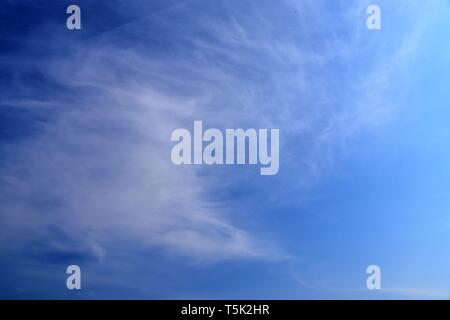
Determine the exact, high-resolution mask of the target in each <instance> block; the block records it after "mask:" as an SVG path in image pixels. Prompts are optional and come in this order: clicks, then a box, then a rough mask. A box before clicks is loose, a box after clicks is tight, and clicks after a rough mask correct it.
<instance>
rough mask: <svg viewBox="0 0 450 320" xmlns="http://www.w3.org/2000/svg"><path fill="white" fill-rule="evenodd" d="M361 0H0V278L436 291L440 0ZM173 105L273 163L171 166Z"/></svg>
mask: <svg viewBox="0 0 450 320" xmlns="http://www.w3.org/2000/svg"><path fill="white" fill-rule="evenodd" d="M373 3H375V2H373ZM70 4H77V5H79V6H80V7H81V12H82V29H81V30H75V31H69V30H67V28H66V25H65V22H66V18H67V15H66V13H65V11H66V7H67V6H68V5H70ZM369 4H372V2H369V1H331V0H329V1H325V0H322V1H317V0H315V1H313V0H305V1H300V0H299V1H293V0H292V1H291V0H289V1H288V0H286V1H269V0H267V1H266V0H263V1H245V0H244V1H203V0H192V1H143V0H142V1H134V0H133V1H118V0H117V1H95V3H94V2H93V1H76V2H72V1H39V2H38V1H20V2H18V1H5V0H2V1H0V43H1V45H0V70H1V72H0V88H1V89H0V90H1V91H0V92H1V96H0V298H87V299H91V298H94V299H95V298H144V299H164V298H172V299H173V298H175V299H178V298H224V299H231V298H234V299H238V298H254V299H257V298H285V299H314V298H374V299H377V298H395V299H403V298H441V299H446V298H449V297H450V289H449V287H450V254H449V252H450V232H449V231H450V215H449V214H450V211H449V210H450V209H449V208H450V200H449V199H450V196H449V195H450V194H449V190H450V170H448V168H449V163H450V151H449V150H450V130H449V129H448V123H450V121H449V120H450V111H449V109H448V103H449V101H450V87H449V83H450V82H449V80H450V79H449V78H450V70H449V65H450V64H449V62H450V61H449V60H450V42H449V41H448V30H450V18H449V17H450V4H449V2H448V1H444V0H433V1H429V2H427V3H426V4H424V3H423V1H410V0H409V1H406V0H405V1H395V3H393V2H392V1H384V0H380V1H377V2H376V4H378V5H380V7H381V10H382V29H381V30H379V31H369V30H367V28H366V18H367V14H366V8H367V6H368V5H369ZM194 120H202V121H203V123H204V126H205V127H214V128H220V129H225V128H279V129H280V136H281V141H280V143H281V147H280V171H279V173H278V175H276V176H268V177H264V176H260V175H259V168H257V167H254V166H243V167H233V166H224V167H217V166H212V167H194V166H184V167H183V166H182V167H175V166H174V165H173V164H172V162H171V160H170V149H171V147H172V142H171V141H170V133H171V132H172V131H173V130H174V129H176V128H181V127H185V128H189V129H191V128H192V125H193V121H194ZM70 264H77V265H79V266H80V267H81V269H82V287H83V289H82V290H81V291H78V292H74V291H69V290H67V289H66V286H65V281H66V274H65V269H66V267H67V266H68V265H70ZM371 264H376V265H379V266H380V267H381V270H382V290H380V291H378V292H373V291H368V290H367V289H366V277H367V275H366V273H365V271H366V267H367V266H368V265H371Z"/></svg>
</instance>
